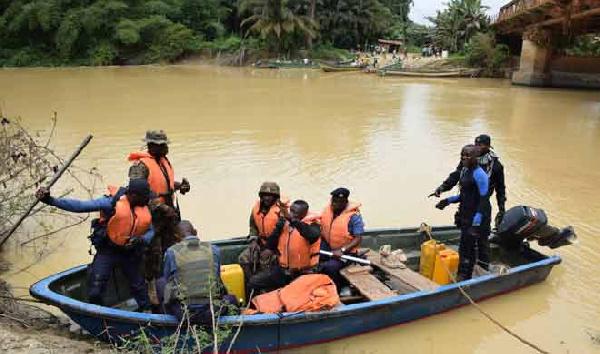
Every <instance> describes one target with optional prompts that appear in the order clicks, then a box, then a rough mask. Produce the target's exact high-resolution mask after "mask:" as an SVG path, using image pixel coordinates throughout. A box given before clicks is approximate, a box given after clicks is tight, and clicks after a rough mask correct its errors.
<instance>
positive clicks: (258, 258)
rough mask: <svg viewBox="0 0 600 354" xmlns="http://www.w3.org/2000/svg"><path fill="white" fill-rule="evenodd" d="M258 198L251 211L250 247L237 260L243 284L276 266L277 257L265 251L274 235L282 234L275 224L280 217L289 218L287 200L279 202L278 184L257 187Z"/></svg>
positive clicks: (267, 250) (270, 251) (271, 252)
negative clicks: (242, 272) (243, 279)
mask: <svg viewBox="0 0 600 354" xmlns="http://www.w3.org/2000/svg"><path fill="white" fill-rule="evenodd" d="M258 198H259V200H257V201H256V203H255V204H254V206H253V207H252V211H251V212H250V222H249V225H250V232H249V233H248V240H249V242H250V245H249V246H248V248H247V249H245V250H244V251H243V252H242V253H241V254H240V256H239V258H238V261H239V264H240V265H241V266H242V269H243V270H244V276H245V277H246V283H247V282H248V281H249V279H250V277H251V276H253V275H255V274H257V273H259V272H261V271H263V270H265V269H269V268H270V267H271V266H272V265H273V264H276V263H277V254H276V253H275V252H273V251H272V250H270V249H269V248H267V239H268V238H269V236H271V234H273V233H274V232H279V233H281V232H282V230H281V229H279V230H276V226H277V223H278V222H279V220H280V218H281V217H282V216H286V215H288V214H287V213H288V207H289V205H288V203H289V201H281V196H280V189H279V185H277V183H275V182H264V183H263V184H262V185H261V186H260V189H259V192H258ZM277 236H279V235H277Z"/></svg>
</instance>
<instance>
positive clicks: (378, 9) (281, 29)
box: [0, 0, 412, 66]
mask: <svg viewBox="0 0 600 354" xmlns="http://www.w3.org/2000/svg"><path fill="white" fill-rule="evenodd" d="M411 3H412V0H323V1H316V0H240V1H232V0H177V1H175V0H149V1H131V0H106V1H105V0H91V1H77V0H75V1H61V0H15V1H11V0H0V66H59V65H127V64H149V63H161V62H162V63H166V62H173V61H176V60H178V59H180V58H182V57H183V56H185V55H188V54H191V53H199V52H202V51H203V50H205V49H209V50H219V51H221V50H224V51H231V52H234V51H236V50H240V49H242V48H243V49H244V50H246V49H247V50H250V51H252V50H254V51H266V52H267V53H268V54H271V53H275V54H277V53H292V54H293V53H295V52H298V51H299V50H304V51H305V52H304V53H305V54H311V53H312V54H316V55H319V54H320V55H322V56H330V55H334V54H335V51H332V49H333V47H341V48H356V47H358V46H359V45H364V43H374V42H375V41H376V40H377V38H379V37H381V36H386V35H392V36H399V35H400V34H406V32H407V29H408V26H409V21H408V13H409V10H410V5H411ZM346 52H347V51H346Z"/></svg>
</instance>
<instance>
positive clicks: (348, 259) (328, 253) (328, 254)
mask: <svg viewBox="0 0 600 354" xmlns="http://www.w3.org/2000/svg"><path fill="white" fill-rule="evenodd" d="M319 253H320V254H322V255H325V256H329V257H332V256H333V252H329V251H323V250H319ZM340 258H341V259H344V260H347V261H350V262H356V263H359V264H364V265H371V262H370V261H367V260H366V259H362V258H358V257H352V256H347V255H343V256H341V257H340Z"/></svg>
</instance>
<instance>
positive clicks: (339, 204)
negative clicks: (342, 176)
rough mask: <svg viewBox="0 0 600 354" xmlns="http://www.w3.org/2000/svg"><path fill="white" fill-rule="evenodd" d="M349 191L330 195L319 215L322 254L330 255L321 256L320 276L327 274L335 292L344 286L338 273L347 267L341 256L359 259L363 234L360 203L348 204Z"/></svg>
mask: <svg viewBox="0 0 600 354" xmlns="http://www.w3.org/2000/svg"><path fill="white" fill-rule="evenodd" d="M349 196H350V191H349V190H348V189H346V188H337V189H336V190H334V191H332V192H331V203H330V204H329V205H328V206H327V207H325V209H324V210H323V213H322V214H321V250H324V251H330V252H332V253H333V257H328V256H323V255H321V261H320V262H321V263H320V268H321V272H322V273H325V274H327V275H328V276H329V277H330V278H331V279H332V280H333V281H334V282H335V284H336V286H337V288H338V291H339V290H340V288H341V286H342V285H345V284H346V282H345V280H344V278H343V277H342V276H341V275H340V270H341V269H342V268H343V267H345V266H346V264H347V263H344V262H343V261H342V260H341V259H340V257H341V256H342V255H351V256H355V257H356V256H358V248H359V247H360V245H361V244H362V234H363V232H364V223H363V218H362V216H361V215H360V210H359V209H358V208H359V207H360V204H359V203H354V202H349V201H348V197H349Z"/></svg>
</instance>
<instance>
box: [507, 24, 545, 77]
mask: <svg viewBox="0 0 600 354" xmlns="http://www.w3.org/2000/svg"><path fill="white" fill-rule="evenodd" d="M550 38H551V34H550V33H549V32H548V31H545V30H540V29H537V28H533V29H530V30H527V31H525V32H524V33H523V46H522V48H521V61H520V65H519V71H517V72H514V73H513V77H512V82H513V84H517V85H525V86H550V84H551V82H552V75H551V73H550V62H551V59H552V45H551V44H550Z"/></svg>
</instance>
